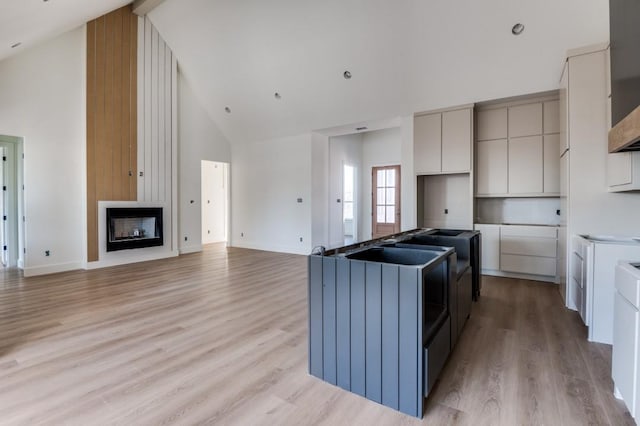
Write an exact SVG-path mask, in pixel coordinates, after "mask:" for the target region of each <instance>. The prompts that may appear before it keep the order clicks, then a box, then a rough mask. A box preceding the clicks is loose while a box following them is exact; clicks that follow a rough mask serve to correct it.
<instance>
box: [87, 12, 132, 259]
mask: <svg viewBox="0 0 640 426" xmlns="http://www.w3.org/2000/svg"><path fill="white" fill-rule="evenodd" d="M134 40H137V17H136V16H135V15H133V14H132V13H131V8H130V7H129V6H125V7H123V8H121V9H117V10H115V11H113V12H111V13H109V14H107V15H104V16H101V17H99V18H97V19H95V20H93V21H90V22H88V23H87V259H88V260H89V261H96V260H98V253H99V247H98V227H99V226H100V224H99V223H98V201H100V200H118V201H131V200H135V199H136V195H137V194H136V190H135V188H136V186H135V177H134V176H130V174H132V175H133V174H135V171H136V168H135V163H131V157H132V155H134V156H135V155H136V154H135V152H136V150H137V131H136V118H137V111H136V109H137V108H135V107H132V106H135V105H136V90H137V71H136V68H137V43H135V42H132V41H134ZM134 158H135V157H134Z"/></svg>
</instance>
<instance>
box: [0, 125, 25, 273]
mask: <svg viewBox="0 0 640 426" xmlns="http://www.w3.org/2000/svg"><path fill="white" fill-rule="evenodd" d="M22 152H23V141H22V138H18V137H14V136H6V135H0V155H1V157H0V158H1V160H2V161H0V180H1V182H0V190H1V191H2V192H1V194H0V265H1V266H0V267H2V268H7V267H9V268H12V267H16V266H17V267H20V268H23V267H24V220H22V218H23V217H24V207H23V206H24V185H23V167H22V164H23V159H22V158H23V155H22Z"/></svg>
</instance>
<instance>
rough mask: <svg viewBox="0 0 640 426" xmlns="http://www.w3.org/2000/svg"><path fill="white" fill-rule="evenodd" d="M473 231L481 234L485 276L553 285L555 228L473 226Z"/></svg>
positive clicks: (554, 273)
mask: <svg viewBox="0 0 640 426" xmlns="http://www.w3.org/2000/svg"><path fill="white" fill-rule="evenodd" d="M475 229H476V230H477V231H480V233H481V234H482V272H483V273H484V274H488V275H499V276H501V275H504V276H516V275H517V276H520V275H526V276H530V278H531V279H539V280H543V281H552V282H553V281H555V278H556V273H557V264H558V259H557V254H558V248H557V247H558V229H557V227H555V226H533V225H532V226H520V225H495V224H476V225H475ZM509 274H515V275H509Z"/></svg>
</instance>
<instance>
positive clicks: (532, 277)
mask: <svg viewBox="0 0 640 426" xmlns="http://www.w3.org/2000/svg"><path fill="white" fill-rule="evenodd" d="M481 272H482V275H491V276H493V277H504V278H515V279H520V280H531V281H543V282H547V283H552V284H557V283H556V277H555V276H553V277H548V276H546V275H529V274H518V273H515V272H504V271H494V270H490V269H483V270H482V271H481Z"/></svg>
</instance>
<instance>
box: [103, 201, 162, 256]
mask: <svg viewBox="0 0 640 426" xmlns="http://www.w3.org/2000/svg"><path fill="white" fill-rule="evenodd" d="M163 244H164V240H163V237H162V207H131V208H128V207H115V208H107V251H117V250H128V249H137V248H144V247H156V246H161V245H163Z"/></svg>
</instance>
